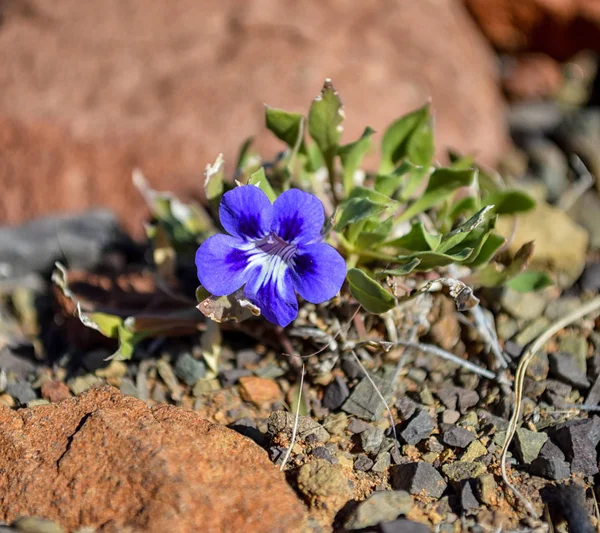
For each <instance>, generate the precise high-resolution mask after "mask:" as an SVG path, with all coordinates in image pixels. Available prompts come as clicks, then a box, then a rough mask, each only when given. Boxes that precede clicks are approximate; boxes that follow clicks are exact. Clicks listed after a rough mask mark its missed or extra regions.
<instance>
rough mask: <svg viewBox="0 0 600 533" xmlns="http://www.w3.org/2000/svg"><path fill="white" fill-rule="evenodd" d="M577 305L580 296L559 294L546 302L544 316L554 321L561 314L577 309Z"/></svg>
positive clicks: (561, 315) (578, 304) (578, 305)
mask: <svg viewBox="0 0 600 533" xmlns="http://www.w3.org/2000/svg"><path fill="white" fill-rule="evenodd" d="M579 307H581V298H578V297H577V296H561V297H560V298H558V299H557V300H552V301H551V302H550V303H549V304H548V307H546V310H545V311H544V316H545V317H546V318H547V319H548V320H550V322H555V321H556V320H558V319H560V318H562V317H563V316H565V315H567V314H569V313H571V312H573V311H575V310H577V309H579Z"/></svg>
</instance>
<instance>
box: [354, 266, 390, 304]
mask: <svg viewBox="0 0 600 533" xmlns="http://www.w3.org/2000/svg"><path fill="white" fill-rule="evenodd" d="M347 276H348V283H349V284H350V292H352V296H354V297H355V298H356V299H357V300H358V301H359V302H360V304H361V305H362V306H363V307H364V308H365V309H366V310H367V311H369V313H376V314H380V313H385V312H386V311H389V310H390V309H392V308H394V307H395V306H396V298H395V297H394V296H393V295H392V294H391V293H390V292H388V291H386V290H385V289H384V288H383V287H382V286H381V285H380V284H379V283H377V282H376V281H375V280H374V279H373V278H371V277H369V276H368V275H367V274H366V273H365V272H363V271H362V270H359V269H358V268H351V269H350V270H348V275H347Z"/></svg>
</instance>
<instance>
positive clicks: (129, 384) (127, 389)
mask: <svg viewBox="0 0 600 533" xmlns="http://www.w3.org/2000/svg"><path fill="white" fill-rule="evenodd" d="M119 390H120V391H121V392H122V393H123V394H124V395H125V396H133V397H134V398H138V390H137V387H136V386H135V383H134V382H133V381H132V380H131V379H129V378H123V379H122V380H121V384H120V385H119ZM140 399H141V398H140Z"/></svg>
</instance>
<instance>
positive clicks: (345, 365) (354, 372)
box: [342, 357, 365, 379]
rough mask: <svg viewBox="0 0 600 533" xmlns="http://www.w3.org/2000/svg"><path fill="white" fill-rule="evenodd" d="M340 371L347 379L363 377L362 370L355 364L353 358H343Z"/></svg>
mask: <svg viewBox="0 0 600 533" xmlns="http://www.w3.org/2000/svg"><path fill="white" fill-rule="evenodd" d="M342 370H343V371H344V374H346V376H347V377H348V378H349V379H356V378H360V377H363V376H364V375H365V373H364V372H363V370H362V368H361V367H360V365H359V364H358V363H357V362H356V360H355V359H354V357H345V358H344V359H343V360H342Z"/></svg>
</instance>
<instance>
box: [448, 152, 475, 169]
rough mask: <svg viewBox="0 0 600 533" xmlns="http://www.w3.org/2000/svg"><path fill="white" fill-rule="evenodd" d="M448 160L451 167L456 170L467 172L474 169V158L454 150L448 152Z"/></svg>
mask: <svg viewBox="0 0 600 533" xmlns="http://www.w3.org/2000/svg"><path fill="white" fill-rule="evenodd" d="M448 159H450V163H451V164H450V167H451V168H453V169H455V170H466V169H468V168H472V167H473V158H472V157H471V156H470V155H461V154H459V153H458V152H455V151H454V150H452V149H450V150H448Z"/></svg>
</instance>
